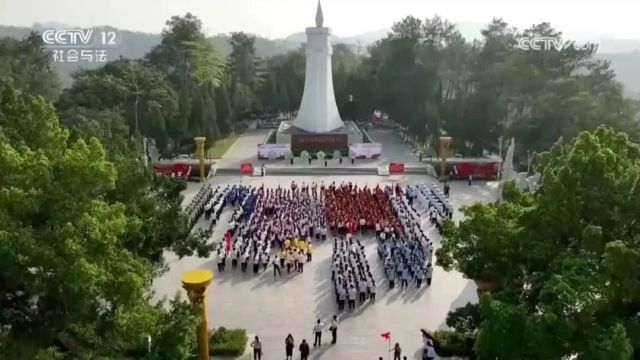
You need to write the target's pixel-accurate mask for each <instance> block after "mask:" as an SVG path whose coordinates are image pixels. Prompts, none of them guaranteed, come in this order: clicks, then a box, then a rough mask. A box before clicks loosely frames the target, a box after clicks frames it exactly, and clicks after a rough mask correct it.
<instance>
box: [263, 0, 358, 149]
mask: <svg viewBox="0 0 640 360" xmlns="http://www.w3.org/2000/svg"><path fill="white" fill-rule="evenodd" d="M323 23H324V18H323V14H322V7H321V6H320V2H318V9H317V11H316V26H315V27H310V28H307V44H306V59H307V65H306V69H305V71H306V74H305V80H304V93H303V96H302V101H301V103H300V108H299V110H298V116H297V118H296V119H295V120H294V121H282V122H281V123H280V126H279V127H278V130H277V132H276V137H275V143H276V144H291V150H292V151H293V153H294V154H295V155H298V154H301V153H302V151H303V150H307V151H308V152H310V153H314V154H315V153H317V152H318V151H319V150H322V151H323V152H324V153H325V154H330V153H334V152H335V151H339V152H340V153H342V154H343V155H347V153H348V151H349V145H351V144H360V143H362V142H364V134H363V133H362V131H361V130H360V129H359V128H358V125H356V123H355V122H353V121H342V119H341V118H340V113H339V112H338V106H337V105H336V97H335V94H334V92H333V71H332V68H331V54H332V53H333V48H332V46H331V29H329V28H327V27H324V26H323Z"/></svg>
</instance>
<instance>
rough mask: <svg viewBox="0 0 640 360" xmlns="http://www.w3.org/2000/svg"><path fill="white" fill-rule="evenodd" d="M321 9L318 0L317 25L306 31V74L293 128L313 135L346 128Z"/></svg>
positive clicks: (329, 33)
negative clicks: (337, 103)
mask: <svg viewBox="0 0 640 360" xmlns="http://www.w3.org/2000/svg"><path fill="white" fill-rule="evenodd" d="M323 22H324V17H323V14H322V6H321V5H320V1H318V9H317V11H316V26H315V27H310V28H307V30H306V33H307V45H306V57H307V64H306V74H305V79H304V93H303V96H302V102H301V103H300V110H299V111H298V117H297V118H296V120H295V121H294V123H293V126H295V127H297V128H299V129H302V130H305V131H308V132H311V133H326V132H330V131H333V130H336V129H339V128H341V127H343V126H344V123H343V122H342V119H341V118H340V113H338V106H337V105H336V97H335V94H334V92H333V70H332V67H331V55H332V54H333V47H332V46H331V39H330V38H331V29H330V28H328V27H323Z"/></svg>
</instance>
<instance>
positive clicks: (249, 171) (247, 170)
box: [240, 163, 253, 175]
mask: <svg viewBox="0 0 640 360" xmlns="http://www.w3.org/2000/svg"><path fill="white" fill-rule="evenodd" d="M240 172H241V173H242V175H253V164H251V163H243V164H242V165H240Z"/></svg>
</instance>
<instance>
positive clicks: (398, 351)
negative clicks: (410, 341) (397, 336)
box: [390, 343, 402, 360]
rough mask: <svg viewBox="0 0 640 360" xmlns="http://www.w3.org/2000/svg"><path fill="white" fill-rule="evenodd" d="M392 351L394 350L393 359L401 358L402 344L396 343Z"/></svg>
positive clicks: (398, 359)
mask: <svg viewBox="0 0 640 360" xmlns="http://www.w3.org/2000/svg"><path fill="white" fill-rule="evenodd" d="M391 351H392V352H393V360H400V355H402V349H401V348H400V344H399V343H396V345H395V346H394V347H393V349H391ZM391 351H390V352H391Z"/></svg>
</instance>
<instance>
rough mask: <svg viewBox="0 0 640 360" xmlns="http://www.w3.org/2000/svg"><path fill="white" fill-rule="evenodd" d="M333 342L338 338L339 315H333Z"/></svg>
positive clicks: (331, 328)
mask: <svg viewBox="0 0 640 360" xmlns="http://www.w3.org/2000/svg"><path fill="white" fill-rule="evenodd" d="M329 329H330V330H331V344H335V343H336V341H337V338H338V316H336V315H333V319H331V327H330V328H329Z"/></svg>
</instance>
